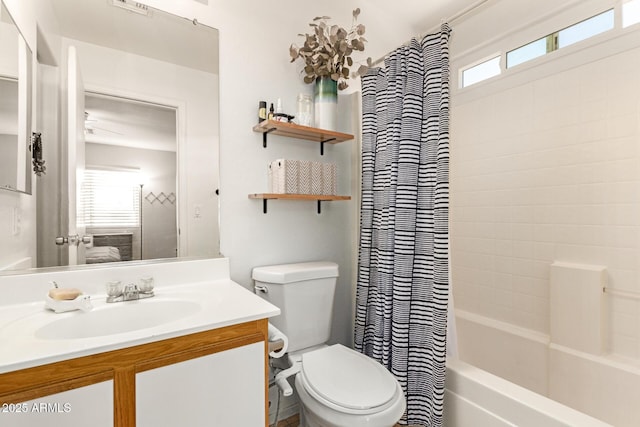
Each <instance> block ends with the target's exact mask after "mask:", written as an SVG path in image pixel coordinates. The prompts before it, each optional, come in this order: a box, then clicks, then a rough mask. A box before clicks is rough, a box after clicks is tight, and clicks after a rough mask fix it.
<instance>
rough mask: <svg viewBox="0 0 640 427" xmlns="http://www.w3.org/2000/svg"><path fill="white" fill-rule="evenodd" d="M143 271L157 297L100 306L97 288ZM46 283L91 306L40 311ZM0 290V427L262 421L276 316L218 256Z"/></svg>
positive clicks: (41, 277)
mask: <svg viewBox="0 0 640 427" xmlns="http://www.w3.org/2000/svg"><path fill="white" fill-rule="evenodd" d="M147 275H153V276H154V278H155V282H156V288H155V290H154V291H155V293H156V296H154V297H153V298H148V299H145V300H138V301H127V302H121V303H114V304H107V303H106V294H105V293H104V290H101V289H103V286H104V283H106V282H107V281H109V280H114V279H116V278H117V279H118V280H122V281H123V282H124V281H134V280H136V278H139V277H143V276H147ZM49 280H55V281H56V282H57V283H59V284H61V285H62V284H63V285H64V286H73V287H77V288H80V289H81V290H82V291H83V292H84V293H85V294H87V293H88V294H90V295H91V299H92V303H93V305H94V308H93V310H92V311H90V312H87V313H82V312H80V311H76V312H71V313H63V314H55V313H53V312H51V311H45V310H44V308H43V307H44V304H43V303H42V297H43V296H44V295H46V292H47V290H48V286H49V285H48V284H47V282H48V281H49ZM82 284H84V286H83V285H82ZM101 284H102V285H101ZM0 286H3V287H4V288H5V289H8V288H12V289H11V291H13V293H8V294H7V295H13V296H12V297H11V299H12V302H13V303H12V304H7V303H2V304H3V305H1V306H0V340H1V341H2V344H1V346H0V425H11V426H17V427H19V426H33V425H40V423H45V422H46V424H47V425H48V426H53V427H56V426H78V427H80V426H86V425H92V426H105V427H106V426H127V427H131V426H135V425H138V426H162V425H167V426H175V425H188V426H201V425H221V426H225V427H231V426H247V425H251V426H254V425H255V426H257V425H266V423H267V420H268V416H267V411H268V405H267V360H268V359H267V353H266V351H267V348H268V345H267V325H268V323H267V318H268V317H271V316H274V315H277V314H279V309H278V308H276V307H275V306H273V305H271V304H269V303H268V302H266V301H264V300H263V299H261V298H259V297H257V296H256V295H254V294H253V293H251V292H249V291H248V290H246V289H245V288H243V287H242V286H240V285H238V284H236V283H234V282H232V281H231V280H230V279H229V276H228V261H227V260H226V259H223V258H220V259H207V260H191V261H174V262H167V263H163V262H160V263H155V264H140V265H131V266H122V267H118V268H113V267H112V268H105V267H99V268H91V267H85V268H82V269H69V270H67V271H60V270H56V271H53V272H48V273H47V272H45V273H36V274H23V275H16V276H3V277H0ZM38 298H39V300H38ZM138 313H139V315H138Z"/></svg>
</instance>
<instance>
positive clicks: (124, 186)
mask: <svg viewBox="0 0 640 427" xmlns="http://www.w3.org/2000/svg"><path fill="white" fill-rule="evenodd" d="M138 182H140V173H139V172H138V171H130V170H106V169H89V168H87V169H86V170H85V172H84V182H83V183H82V194H81V209H82V210H81V211H80V212H83V214H84V215H83V217H84V222H85V224H84V225H85V226H86V227H138V226H139V225H140V214H139V207H140V185H139V184H138Z"/></svg>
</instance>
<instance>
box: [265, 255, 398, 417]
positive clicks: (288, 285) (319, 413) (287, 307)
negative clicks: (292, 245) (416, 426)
mask: <svg viewBox="0 0 640 427" xmlns="http://www.w3.org/2000/svg"><path fill="white" fill-rule="evenodd" d="M337 277H338V265H337V264H335V263H332V262H307V263H300V264H283V265H272V266H266V267H256V268H254V269H253V279H254V280H255V291H256V293H257V294H258V295H260V296H262V297H263V298H265V299H267V300H268V301H269V302H271V303H272V304H274V305H276V306H277V307H278V308H280V310H281V311H282V314H281V315H280V316H277V317H274V318H273V319H271V320H270V321H271V323H272V324H273V325H274V326H275V327H276V328H278V329H279V330H280V331H282V332H283V333H284V334H285V335H286V336H287V337H288V341H289V347H288V356H289V360H290V363H291V367H290V368H289V369H286V370H285V371H282V372H280V373H279V374H278V375H277V377H276V379H277V381H276V382H277V383H278V385H279V386H280V387H281V388H282V389H283V391H284V393H285V394H287V393H288V392H287V387H288V388H289V392H290V386H289V383H288V382H287V381H286V378H287V377H288V376H291V375H295V385H296V390H297V391H298V397H299V400H300V406H301V411H300V421H301V424H300V426H301V427H392V426H393V425H395V423H396V422H397V421H398V420H399V419H400V417H402V414H403V413H404V410H405V399H404V395H403V393H402V389H401V387H400V384H399V383H398V381H397V380H396V379H395V377H394V376H393V375H392V374H391V373H390V372H389V371H387V369H385V368H384V367H383V366H382V365H380V364H379V363H378V362H376V361H375V360H373V359H371V358H369V357H367V356H365V355H363V354H361V353H358V352H357V351H354V350H351V349H349V348H347V347H344V346H342V345H340V344H336V345H332V346H327V345H326V344H325V343H326V341H327V340H328V339H329V333H330V330H331V315H332V311H333V294H334V291H335V286H336V279H337Z"/></svg>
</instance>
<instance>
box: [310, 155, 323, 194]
mask: <svg viewBox="0 0 640 427" xmlns="http://www.w3.org/2000/svg"><path fill="white" fill-rule="evenodd" d="M311 194H322V163H320V162H311Z"/></svg>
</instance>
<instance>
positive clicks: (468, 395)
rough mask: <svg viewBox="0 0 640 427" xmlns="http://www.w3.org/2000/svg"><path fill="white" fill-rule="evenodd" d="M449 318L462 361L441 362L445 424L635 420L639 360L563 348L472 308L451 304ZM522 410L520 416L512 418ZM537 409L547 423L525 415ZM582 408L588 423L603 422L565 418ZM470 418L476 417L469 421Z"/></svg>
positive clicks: (628, 425)
mask: <svg viewBox="0 0 640 427" xmlns="http://www.w3.org/2000/svg"><path fill="white" fill-rule="evenodd" d="M455 320H456V331H457V335H458V349H459V357H460V360H462V361H464V362H466V363H461V362H457V361H451V362H448V365H449V366H448V371H447V374H448V375H449V376H448V377H447V381H448V383H447V389H448V390H447V395H446V396H445V399H448V402H449V424H447V426H448V427H452V426H464V427H466V426H467V425H470V426H474V427H475V426H484V425H488V426H494V425H495V426H505V425H517V426H521V425H525V426H526V425H531V426H545V427H546V426H547V425H550V426H556V425H565V426H566V425H576V426H582V425H589V426H590V425H600V426H602V425H615V426H616V427H637V426H639V425H640V421H638V420H640V404H639V402H640V367H638V366H636V365H634V364H631V363H630V362H628V361H625V360H622V359H620V358H618V357H616V356H615V355H608V354H604V355H592V354H587V353H584V352H580V351H576V350H574V349H570V348H567V347H563V346H560V345H557V344H554V343H552V342H551V341H550V337H549V336H548V335H545V334H542V333H539V332H536V331H532V330H529V329H523V328H520V327H517V326H514V325H512V324H509V323H505V322H501V321H497V320H495V319H490V318H487V317H484V316H480V315H478V314H475V313H470V312H466V311H463V310H459V309H457V310H456V317H455ZM489 373H491V374H494V375H491V374H489ZM534 403H535V404H534ZM496 408H497V409H496ZM569 408H573V409H569ZM505 411H506V412H505ZM563 411H566V414H567V415H566V416H567V417H569V418H566V419H565V418H563V416H564V415H562V414H563ZM521 413H525V414H527V416H526V417H525V418H524V420H527V421H528V422H527V423H522V420H520V419H518V418H515V417H516V416H517V414H521ZM538 413H540V414H542V415H541V416H545V417H550V418H549V419H550V420H551V419H552V420H555V421H554V423H552V422H551V421H545V423H542V424H540V423H538V421H530V419H533V420H537V418H536V417H537V416H538V415H535V416H534V415H533V414H538ZM569 414H572V415H569ZM582 414H586V415H588V416H590V417H593V418H585V420H589V421H588V422H596V421H594V419H598V420H602V422H606V423H609V424H602V423H600V424H583V423H582V422H580V423H577V424H575V423H573V424H572V422H573V421H572V419H573V418H571V417H573V416H580V415H581V416H585V415H582ZM469 417H471V419H473V420H476V419H481V420H483V424H480V423H478V422H476V421H473V422H471V424H468V422H469V419H470V418H469ZM486 417H488V418H486ZM530 417H533V418H530ZM547 422H549V424H547ZM585 422H587V421H585ZM509 423H511V424H509Z"/></svg>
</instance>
